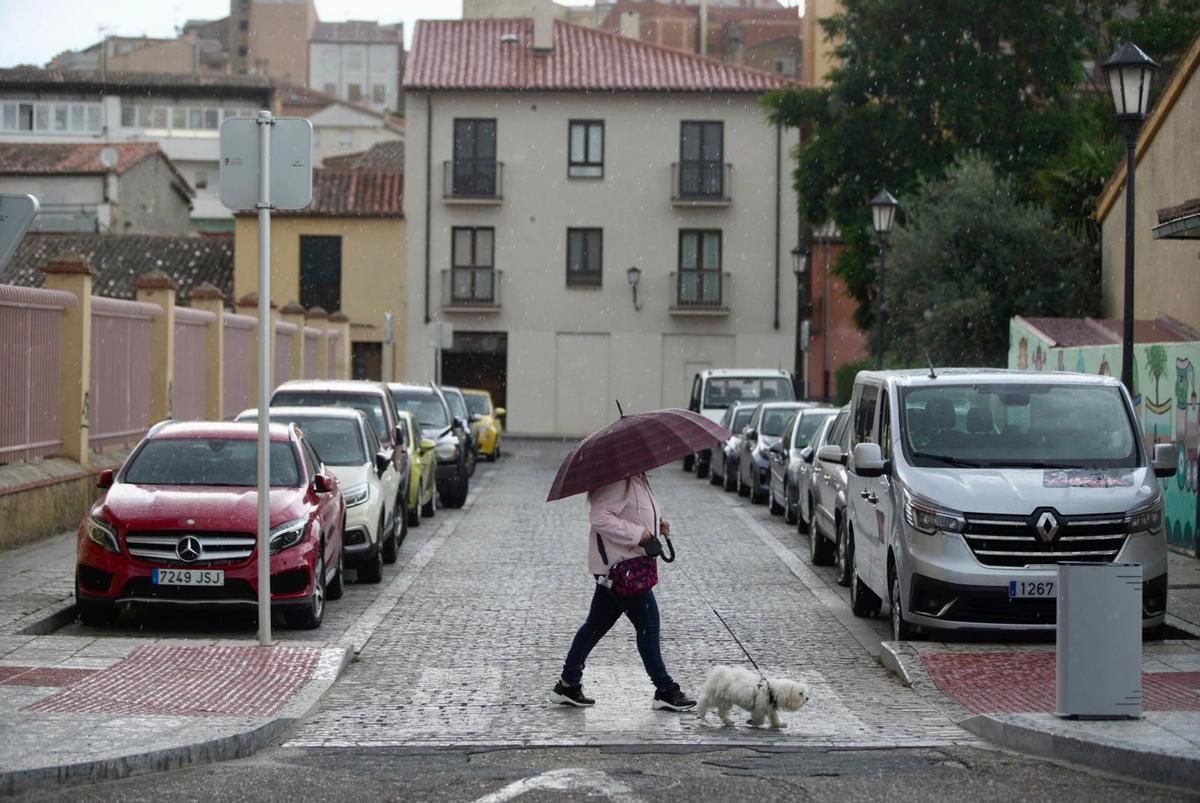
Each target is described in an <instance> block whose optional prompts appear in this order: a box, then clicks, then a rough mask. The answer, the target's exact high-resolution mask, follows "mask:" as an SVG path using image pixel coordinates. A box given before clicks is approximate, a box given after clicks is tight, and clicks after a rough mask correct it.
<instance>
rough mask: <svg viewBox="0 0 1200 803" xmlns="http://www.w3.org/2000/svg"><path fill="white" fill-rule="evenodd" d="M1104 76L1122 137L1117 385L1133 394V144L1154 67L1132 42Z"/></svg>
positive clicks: (1111, 60) (1111, 61)
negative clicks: (1120, 320) (1121, 272)
mask: <svg viewBox="0 0 1200 803" xmlns="http://www.w3.org/2000/svg"><path fill="white" fill-rule="evenodd" d="M1101 66H1102V67H1103V68H1104V73H1105V75H1106V76H1107V77H1108V88H1109V90H1110V91H1111V92H1112V99H1113V106H1114V107H1115V108H1116V112H1117V121H1118V122H1119V123H1120V124H1121V129H1122V130H1123V131H1124V134H1125V297H1124V314H1125V321H1124V324H1125V325H1124V331H1123V333H1122V337H1121V384H1123V385H1124V386H1125V389H1126V390H1128V391H1129V393H1130V394H1131V395H1132V393H1133V212H1134V171H1135V170H1136V168H1137V164H1136V162H1137V154H1136V150H1137V141H1138V135H1139V134H1140V133H1141V131H1142V123H1143V122H1145V120H1146V113H1147V112H1148V111H1149V110H1150V83H1151V80H1152V79H1153V78H1154V72H1155V71H1156V70H1157V69H1158V64H1157V63H1155V61H1154V59H1152V58H1150V57H1149V56H1147V55H1146V54H1145V53H1144V52H1143V51H1142V49H1141V48H1140V47H1138V46H1137V45H1135V44H1134V43H1133V42H1126V43H1125V44H1123V45H1121V46H1120V47H1119V48H1117V52H1115V53H1113V54H1112V55H1111V56H1109V58H1108V61H1106V62H1104V64H1102V65H1101Z"/></svg>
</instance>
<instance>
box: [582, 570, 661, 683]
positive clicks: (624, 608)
mask: <svg viewBox="0 0 1200 803" xmlns="http://www.w3.org/2000/svg"><path fill="white" fill-rule="evenodd" d="M621 614H625V615H626V616H627V617H629V621H631V622H633V627H634V629H635V630H637V646H638V652H639V653H640V654H641V656H642V664H643V665H644V666H645V667H646V674H647V675H649V676H650V680H652V681H653V682H654V686H655V687H656V688H658V689H669V688H671V687H672V686H673V685H674V684H675V681H673V680H672V679H671V676H670V675H669V674H668V673H667V667H666V665H665V664H664V663H663V657H662V647H661V645H660V644H659V640H658V635H659V632H658V602H657V601H656V600H655V599H654V592H653V591H646V592H644V593H642V594H639V595H638V596H636V597H619V596H617V595H616V594H615V593H613V591H612V590H611V589H608V588H605V587H604V586H602V585H599V584H597V585H596V591H595V593H594V594H592V607H591V610H589V611H588V616H587V621H585V622H584V623H583V626H582V627H580V628H579V632H578V633H576V634H575V640H574V641H573V642H571V650H570V652H568V653H567V660H566V663H564V664H563V669H562V679H563V680H565V681H566V682H567V683H570V684H571V685H572V686H578V685H579V684H580V683H581V682H582V681H583V665H584V663H585V662H586V661H587V657H588V655H589V654H590V653H591V651H592V649H593V648H594V647H595V646H596V645H597V644H598V643H599V642H600V639H602V638H604V634H605V633H607V632H608V631H609V630H611V629H612V626H613V625H615V624H616V623H617V620H618V619H620V618H621Z"/></svg>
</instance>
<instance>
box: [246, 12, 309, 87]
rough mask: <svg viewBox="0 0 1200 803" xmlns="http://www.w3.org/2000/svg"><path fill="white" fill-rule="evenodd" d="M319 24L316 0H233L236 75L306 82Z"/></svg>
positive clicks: (299, 82) (298, 82)
mask: <svg viewBox="0 0 1200 803" xmlns="http://www.w3.org/2000/svg"><path fill="white" fill-rule="evenodd" d="M317 22H318V17H317V7H316V5H315V4H314V3H313V0H229V46H230V51H231V52H230V57H231V59H232V64H233V72H234V73H236V74H238V75H269V76H271V77H272V78H276V79H278V80H281V81H289V82H291V83H296V84H302V83H304V82H305V81H307V80H308V40H309V38H310V37H311V36H312V32H313V28H314V27H315V26H316V24H317Z"/></svg>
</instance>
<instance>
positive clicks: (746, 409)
mask: <svg viewBox="0 0 1200 803" xmlns="http://www.w3.org/2000/svg"><path fill="white" fill-rule="evenodd" d="M755 406H756V405H755V404H753V403H751V404H738V403H736V402H735V403H733V404H731V405H729V406H728V407H726V408H725V413H724V415H722V416H721V426H723V427H725V429H727V430H729V431H730V432H732V433H733V436H732V437H731V438H729V439H728V440H727V441H725V442H724V443H723V444H721V445H720V446H716V447H714V451H713V455H712V458H711V465H710V466H709V472H708V478H709V479H708V481H709V482H711V483H712V484H713V485H720V486H722V487H724V488H725V490H727V491H734V490H737V461H738V454H739V452H740V451H741V448H742V430H743V429H744V428H745V426H746V424H748V423H750V416H752V415H754V408H755Z"/></svg>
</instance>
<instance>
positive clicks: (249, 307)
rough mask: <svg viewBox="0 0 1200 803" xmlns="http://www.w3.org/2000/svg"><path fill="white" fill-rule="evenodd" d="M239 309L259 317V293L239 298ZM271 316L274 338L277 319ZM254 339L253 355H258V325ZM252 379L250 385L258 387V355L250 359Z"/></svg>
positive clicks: (273, 306) (272, 352)
mask: <svg viewBox="0 0 1200 803" xmlns="http://www.w3.org/2000/svg"><path fill="white" fill-rule="evenodd" d="M275 307H276V305H275V302H273V301H272V302H271V309H272V310H274V309H275ZM237 311H238V313H240V314H242V315H250V316H252V317H255V318H257V317H258V293H247V294H246V295H244V296H242V297H241V298H239V299H238V300H237ZM271 318H272V320H271V326H270V331H271V337H272V338H274V337H275V321H274V318H275V316H274V315H272V316H271ZM252 341H253V344H254V348H253V350H252V351H251V355H257V354H258V327H255V328H254V335H253V337H252ZM271 359H272V360H274V359H275V342H274V340H272V341H271ZM267 370H268V371H269V370H271V366H269V365H268V366H267ZM250 380H251V381H250V387H252V388H258V358H257V357H256V356H252V358H251V360H250ZM257 393H258V391H257V390H255V396H254V398H258V396H257Z"/></svg>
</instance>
